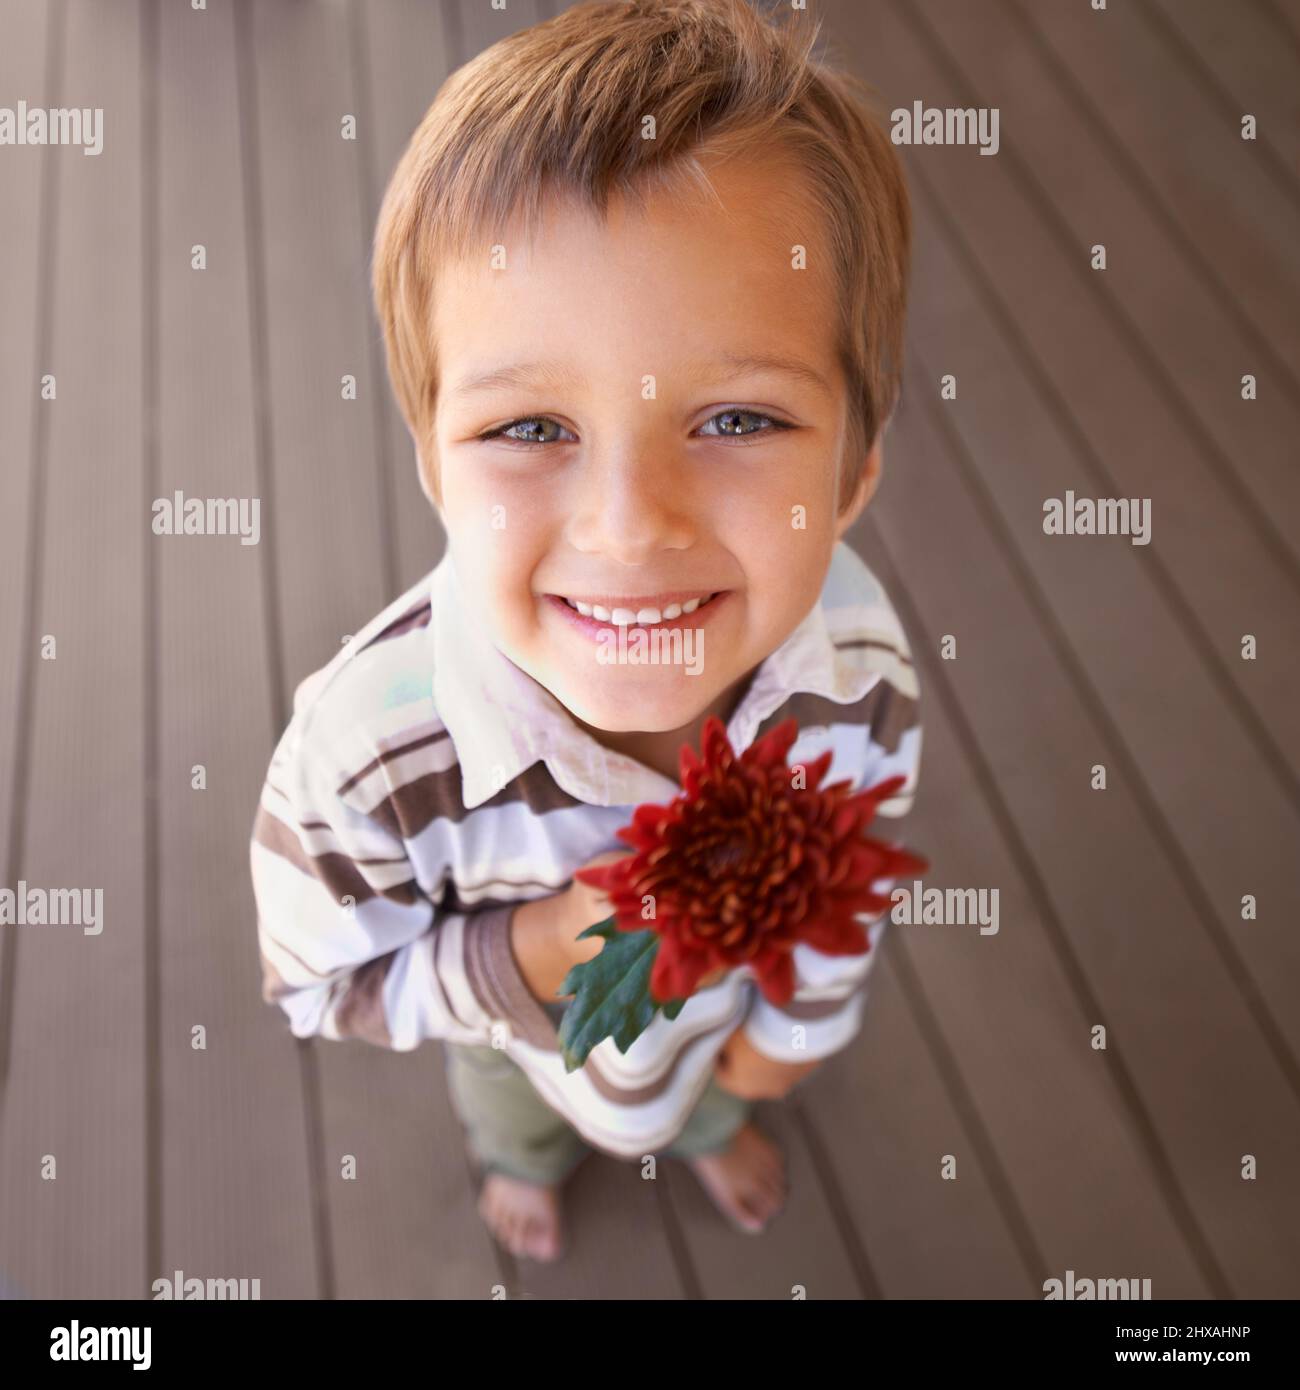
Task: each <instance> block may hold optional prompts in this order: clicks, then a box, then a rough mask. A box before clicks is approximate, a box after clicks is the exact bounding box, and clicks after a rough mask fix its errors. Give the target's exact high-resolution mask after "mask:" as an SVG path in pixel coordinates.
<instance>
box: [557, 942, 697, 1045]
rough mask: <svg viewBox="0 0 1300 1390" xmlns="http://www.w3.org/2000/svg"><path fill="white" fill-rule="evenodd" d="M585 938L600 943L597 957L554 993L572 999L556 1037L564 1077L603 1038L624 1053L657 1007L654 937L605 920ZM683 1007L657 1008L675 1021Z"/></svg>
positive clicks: (573, 971) (670, 1003) (677, 1003)
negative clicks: (596, 938)
mask: <svg viewBox="0 0 1300 1390" xmlns="http://www.w3.org/2000/svg"><path fill="white" fill-rule="evenodd" d="M588 936H599V937H603V938H604V942H605V944H604V945H603V946H602V947H601V948H600V954H599V955H596V956H593V957H592V958H591V960H588V961H583V962H582V963H581V964H579V965H575V966H574V967H573V968H572V969H571V970H570V971H569V973H568V974H567V975H566V976H565V977H564V983H563V984H562V985H561V986H560V989H559V993H560V994H572V995H573V1002H572V1003H571V1004H570V1005H569V1007H568V1008H567V1009H566V1010H565V1011H564V1018H563V1020H562V1021H561V1023H560V1032H559V1043H560V1053H561V1055H562V1056H563V1057H564V1069H565V1071H566V1072H568V1071H576V1070H577V1069H578V1068H579V1067H580V1066H582V1064H583V1063H584V1062H585V1061H586V1060H587V1056H588V1054H589V1053H590V1052H591V1049H592V1048H593V1047H595V1046H596V1045H597V1044H598V1043H600V1042H603V1041H604V1040H605V1039H606V1038H613V1039H614V1044H615V1046H616V1047H617V1048H618V1050H619V1051H620V1052H626V1051H627V1050H628V1048H629V1047H631V1046H632V1044H633V1043H634V1042H635V1041H636V1040H637V1038H639V1037H640V1036H641V1034H642V1033H644V1032H645V1030H646V1029H647V1028H648V1027H649V1026H650V1024H651V1022H652V1021H653V1019H654V1016H655V1014H657V1013H658V1012H659V1009H660V1007H661V1006H660V1005H659V1004H656V1003H655V1001H654V1000H653V999H652V998H651V996H650V972H651V971H652V970H653V968H654V961H655V953H656V952H657V951H658V949H659V937H658V935H657V934H656V933H655V932H653V931H650V930H646V931H635V932H625V931H619V930H618V928H617V927H616V926H615V925H614V919H613V918H612V917H607V918H606V919H605V920H604V921H603V922H597V923H596V925H595V926H592V927H588V928H587V930H586V931H584V932H580V933H579V934H578V938H577V939H578V940H579V941H581V940H582V939H583V938H584V937H588ZM685 1003H686V1000H685V999H671V1000H669V1001H668V1002H667V1003H666V1004H664V1005H662V1008H663V1011H664V1015H665V1017H667V1018H670V1019H673V1018H676V1017H677V1015H678V1014H679V1013H681V1011H682V1006H683V1005H684V1004H685Z"/></svg>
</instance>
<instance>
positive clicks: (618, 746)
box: [572, 668, 757, 782]
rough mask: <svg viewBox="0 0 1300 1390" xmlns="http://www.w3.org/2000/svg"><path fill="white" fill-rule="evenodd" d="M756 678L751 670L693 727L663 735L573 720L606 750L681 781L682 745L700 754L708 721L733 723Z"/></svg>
mask: <svg viewBox="0 0 1300 1390" xmlns="http://www.w3.org/2000/svg"><path fill="white" fill-rule="evenodd" d="M755 669H757V668H755ZM753 676H754V672H753V671H749V672H747V673H746V674H745V675H743V676H742V677H741V678H740V679H739V680H737V681H735V682H733V683H732V684H731V685H729V686H728V687H727V688H726V689H725V690H724V691H723V692H722V693H721V694H720V695H719V696H718V697H717V699H715V700H714V701H713V702H712V703H711V704H710V705H709V706H708V708H707V709H703V710H701V711H700V713H699V714H698V715H697V716H696V717H695V718H694V719H693V720H692V721H691V722H690V723H689V724H687V725H685V726H684V727H683V728H680V729H665V730H664V731H663V732H660V733H645V732H642V731H640V730H628V731H622V732H616V733H611V732H610V731H609V730H607V729H596V728H593V727H592V726H591V725H590V724H586V723H584V722H583V721H582V720H581V719H579V718H578V717H577V716H576V715H573V716H572V718H573V722H574V723H575V724H577V725H578V727H579V728H581V729H585V730H586V731H587V733H589V734H590V735H591V736H592V738H594V739H595V740H596V742H597V743H599V744H600V745H601V747H602V748H608V749H609V750H610V752H612V753H622V754H623V755H624V756H625V757H629V758H634V759H635V760H636V761H637V762H639V763H643V764H644V765H645V766H646V767H649V768H653V769H654V771H655V772H658V773H662V775H663V776H665V777H667V778H668V779H669V781H671V782H677V781H679V780H680V773H681V747H682V744H683V743H688V744H690V746H691V747H692V748H693V749H694V750H695V751H696V752H697V753H698V752H699V751H700V735H701V734H702V733H703V731H704V723H705V720H707V719H708V717H709V716H710V715H717V717H718V718H719V719H721V720H722V722H723V724H727V723H729V722H730V720H731V716H732V715H733V714H734V713H735V711H736V707H737V706H738V705H739V704H740V701H741V699H742V698H743V697H744V694H745V691H746V690H748V689H749V683H750V681H751V680H752V679H753Z"/></svg>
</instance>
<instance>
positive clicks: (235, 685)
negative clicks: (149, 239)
mask: <svg viewBox="0 0 1300 1390" xmlns="http://www.w3.org/2000/svg"><path fill="white" fill-rule="evenodd" d="M157 13H158V23H159V34H158V44H159V47H158V74H159V79H162V77H163V75H164V74H169V73H184V74H185V80H184V81H183V82H178V81H167V80H158V86H159V89H160V90H159V107H158V127H159V129H158V136H157V139H158V156H159V170H158V188H159V190H160V193H161V196H160V198H159V208H158V214H159V218H160V225H159V227H158V233H157V242H156V245H157V248H158V254H157V263H156V270H155V272H154V273H155V274H156V275H157V276H158V280H159V287H158V313H159V337H158V381H157V386H156V391H157V399H158V409H159V415H158V438H157V467H158V474H157V483H158V491H159V496H160V497H162V498H166V499H170V498H171V497H172V496H173V494H174V493H175V492H177V491H180V492H181V493H183V494H184V496H185V497H187V498H193V497H199V498H206V497H220V498H231V497H233V498H249V499H251V498H258V500H259V523H260V521H261V520H262V519H266V520H269V519H270V518H269V517H267V516H266V512H267V506H268V499H265V498H260V497H259V482H258V477H257V468H256V462H255V460H256V438H255V428H254V419H255V415H254V409H253V389H254V387H253V379H252V372H251V371H250V370H249V364H250V361H252V360H253V357H252V354H251V353H250V342H251V335H252V331H253V330H252V325H251V322H250V316H249V294H250V274H249V264H248V255H247V246H246V240H245V211H246V209H245V205H244V198H243V185H242V178H241V152H240V121H239V112H238V109H237V100H238V92H239V85H238V80H237V74H236V47H235V25H234V16H233V12H232V10H231V9H230V8H229V7H228V6H224V5H223V6H216V5H214V6H210V7H209V8H208V10H207V11H206V12H200V11H194V10H191V9H190V8H189V6H162V7H160V9H159V10H158V12H157ZM196 242H198V243H202V244H203V245H205V246H206V248H207V257H208V260H207V269H206V270H203V271H195V270H192V269H191V268H190V248H191V246H192V245H193V244H195V243H196ZM259 532H260V534H259V540H258V544H257V545H255V546H254V545H244V544H242V543H241V541H240V539H239V537H237V536H229V537H214V536H164V537H154V536H151V537H150V544H151V546H153V547H154V551H155V559H154V566H155V574H156V583H157V599H156V603H157V613H158V630H157V634H156V640H157V645H158V650H157V657H156V661H157V673H158V692H157V694H158V719H159V727H158V769H159V785H158V793H157V795H158V811H159V836H160V840H159V846H160V853H159V858H158V874H159V882H158V909H159V911H158V946H159V953H160V954H159V961H158V979H159V981H160V982H161V986H162V992H161V1000H160V1004H159V1017H160V1033H159V1051H160V1057H159V1066H160V1070H161V1100H160V1123H161V1146H162V1171H161V1173H160V1174H159V1175H158V1178H159V1180H160V1181H161V1185H162V1232H161V1259H162V1268H161V1270H160V1271H158V1273H160V1274H167V1275H171V1274H172V1273H173V1271H175V1270H178V1269H179V1270H183V1271H184V1272H185V1273H186V1274H192V1275H198V1276H201V1277H205V1278H206V1277H232V1278H240V1277H242V1278H253V1277H257V1278H259V1279H260V1280H261V1285H260V1289H261V1295H262V1297H263V1298H285V1297H292V1298H310V1297H313V1296H314V1295H315V1294H316V1293H317V1291H318V1290H317V1283H316V1265H315V1259H314V1252H313V1248H312V1242H311V1238H310V1232H311V1201H310V1196H311V1189H310V1184H309V1183H308V1181H307V1175H308V1173H309V1171H310V1169H309V1163H308V1154H307V1151H306V1136H307V1126H306V1121H305V1118H304V1111H303V1089H302V1079H301V1075H300V1070H299V1064H298V1057H297V1048H296V1044H294V1043H293V1042H292V1040H290V1039H288V1038H287V1036H286V1028H285V1024H284V1019H283V1015H282V1014H281V1013H280V1011H279V1010H278V1009H272V1008H270V1007H268V1006H267V1005H266V1004H264V1003H263V1002H262V1000H261V997H260V994H261V971H260V968H259V964H258V956H257V948H256V936H255V932H254V931H253V930H252V927H253V923H254V921H255V915H256V910H255V904H254V903H253V901H252V891H251V888H250V885H249V882H248V837H249V832H250V828H251V824H252V814H253V810H254V808H255V806H256V802H257V797H258V794H259V791H260V788H261V783H262V779H263V777H264V776H265V774H266V762H267V759H268V758H269V756H270V750H271V748H272V746H273V743H274V740H275V738H276V736H277V734H278V730H276V729H275V728H274V727H273V715H272V707H273V706H272V696H271V684H272V675H271V672H270V669H269V661H268V645H267V614H266V610H265V607H264V603H263V590H264V570H265V567H267V566H269V565H270V564H271V559H272V555H271V537H270V535H269V534H268V533H266V532H261V531H260V525H259ZM197 764H202V765H203V767H204V769H205V775H206V790H203V791H200V790H196V789H194V788H193V786H192V780H193V779H192V769H193V768H194V766H195V765H197ZM200 1024H201V1025H202V1026H203V1028H204V1029H205V1031H206V1034H207V1038H206V1048H205V1050H201V1051H198V1050H194V1049H193V1048H192V1047H191V1045H190V1031H191V1029H192V1028H194V1027H195V1026H196V1025H200ZM250 1077H256V1078H257V1084H256V1085H250V1084H249V1078H250Z"/></svg>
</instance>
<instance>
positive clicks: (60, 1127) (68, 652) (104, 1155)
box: [0, 0, 149, 1299]
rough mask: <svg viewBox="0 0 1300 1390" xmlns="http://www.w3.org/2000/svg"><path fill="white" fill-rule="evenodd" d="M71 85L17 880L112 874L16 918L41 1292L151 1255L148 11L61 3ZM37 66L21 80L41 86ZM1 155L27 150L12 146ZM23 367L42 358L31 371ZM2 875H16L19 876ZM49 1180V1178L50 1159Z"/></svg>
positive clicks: (57, 227)
mask: <svg viewBox="0 0 1300 1390" xmlns="http://www.w3.org/2000/svg"><path fill="white" fill-rule="evenodd" d="M65 14H66V27H65V31H64V32H65V38H64V42H65V44H66V47H65V48H64V50H63V53H62V57H61V60H60V61H61V69H60V72H61V76H60V80H59V82H58V85H57V93H49V97H50V100H49V101H48V103H47V104H48V105H51V106H57V105H60V104H61V102H60V100H58V99H57V98H58V97H63V98H66V99H71V96H72V94H73V93H75V94H76V98H75V99H76V104H77V105H79V106H87V107H91V108H95V107H100V108H102V109H103V111H104V126H103V137H104V144H103V149H102V151H101V152H100V154H98V155H97V156H91V157H88V156H86V155H85V154H84V153H83V151H82V150H80V149H78V148H76V147H75V146H48V147H46V148H44V149H43V150H42V151H41V154H40V157H41V159H42V160H52V161H55V173H54V175H53V177H54V178H55V179H56V180H57V194H56V196H57V216H56V221H55V223H54V225H53V226H52V227H51V228H49V230H48V234H49V235H50V236H51V238H52V241H51V244H50V252H51V254H52V255H53V256H54V295H53V304H52V312H53V322H52V326H51V331H50V338H49V342H48V350H49V360H48V362H47V363H44V364H41V365H40V366H39V368H38V370H37V373H36V375H40V374H41V373H43V372H45V371H49V372H52V373H54V375H55V376H56V378H57V389H58V396H57V399H56V400H55V401H53V402H44V403H42V405H41V409H44V410H46V411H48V418H47V422H46V428H47V429H48V436H47V451H46V453H45V455H44V457H43V459H42V460H41V463H42V466H43V468H44V470H45V479H44V486H45V508H44V516H43V526H44V532H45V534H44V538H43V542H42V545H43V549H42V556H43V562H42V567H41V575H40V580H39V589H38V599H39V602H38V607H37V610H36V618H37V626H36V631H37V633H38V634H39V635H40V636H41V637H42V638H43V637H44V636H45V635H49V636H52V637H53V638H54V639H55V640H56V643H57V646H56V648H55V651H56V655H55V657H54V659H52V660H38V661H37V663H36V670H35V677H34V702H33V707H32V724H31V728H30V729H29V730H27V731H25V736H27V737H29V738H30V756H31V775H30V779H29V782H28V787H27V800H26V804H25V805H24V806H22V807H20V808H18V812H17V813H18V814H19V815H21V816H22V817H23V818H24V831H25V839H24V844H23V855H22V860H21V862H20V863H18V864H16V865H13V866H11V869H12V872H13V874H14V879H15V880H16V881H21V880H25V881H26V882H27V883H28V884H29V885H30V886H32V887H37V888H41V889H46V890H53V889H56V888H62V889H82V890H93V889H99V890H102V893H103V918H102V921H101V927H102V930H101V931H100V932H99V934H98V935H93V936H92V935H86V934H85V933H84V932H83V930H82V929H81V928H79V927H77V926H75V925H71V926H69V925H65V926H45V927H40V926H30V925H29V926H21V927H12V926H11V927H9V928H7V929H6V930H7V931H9V932H13V933H16V939H15V941H14V952H13V954H12V955H11V959H14V958H15V957H16V964H15V971H16V974H15V978H14V980H13V982H12V988H13V995H12V999H13V1035H12V1046H13V1050H12V1054H11V1056H10V1058H9V1071H8V1075H7V1077H6V1078H5V1090H4V1123H3V1125H0V1173H2V1174H3V1175H4V1181H3V1183H0V1241H2V1243H3V1258H4V1260H5V1263H6V1266H7V1269H8V1275H9V1281H10V1282H11V1283H13V1284H16V1285H17V1286H18V1289H19V1291H20V1292H21V1293H23V1294H25V1295H27V1296H28V1297H37V1298H42V1297H43V1298H67V1297H73V1296H76V1297H83V1298H85V1297H92V1298H113V1299H117V1298H141V1297H144V1296H145V1295H146V1293H147V1283H146V1273H147V1271H146V1268H145V1215H146V1213H145V1204H144V1194H145V1176H146V1175H145V1146H144V1141H145V1107H146V1095H145V1073H144V1070H143V1067H142V1065H141V1061H142V1058H143V1057H144V1049H145V1032H144V1030H145V1020H144V1013H143V1010H142V1008H141V1007H140V1004H141V1000H142V990H141V983H142V980H143V978H144V951H145V933H144V921H143V914H144V906H145V902H144V882H143V869H142V866H143V862H144V845H143V805H144V785H143V768H144V765H145V750H144V741H143V732H144V730H143V720H142V717H141V709H142V707H143V675H144V669H145V661H144V645H143V640H144V633H143V623H142V618H143V613H142V598H143V592H144V570H143V556H144V546H145V544H146V543H147V538H148V537H149V529H148V524H149V514H148V510H147V506H146V502H145V496H144V474H143V464H142V431H141V413H140V402H141V393H142V381H141V306H142V273H143V270H142V261H141V251H140V247H141V232H142V226H141V130H140V121H141V104H140V90H141V71H140V64H141V51H140V49H141V33H140V24H141V13H140V7H139V5H138V4H126V5H121V6H114V7H111V8H110V7H106V6H102V5H96V4H94V3H91V0H73V2H72V3H70V4H68V5H67V7H66V12H65ZM42 86H43V83H39V82H38V83H37V85H36V86H35V87H34V88H32V89H29V97H30V99H32V100H36V99H37V95H36V94H37V93H38V92H41V88H42ZM5 153H6V155H9V154H12V153H14V151H12V150H7V151H6V152H5ZM21 375H22V377H23V378H24V379H25V381H26V382H28V383H30V382H31V380H32V377H33V373H32V372H31V371H30V369H29V370H28V371H27V372H24V373H22V374H21ZM11 886H14V887H16V886H17V882H15V883H14V884H12V885H11ZM47 1155H48V1156H50V1157H52V1158H53V1160H54V1161H55V1163H56V1164H57V1168H56V1176H54V1177H53V1178H49V1177H43V1176H42V1165H43V1163H44V1162H45V1161H46V1159H45V1156H47Z"/></svg>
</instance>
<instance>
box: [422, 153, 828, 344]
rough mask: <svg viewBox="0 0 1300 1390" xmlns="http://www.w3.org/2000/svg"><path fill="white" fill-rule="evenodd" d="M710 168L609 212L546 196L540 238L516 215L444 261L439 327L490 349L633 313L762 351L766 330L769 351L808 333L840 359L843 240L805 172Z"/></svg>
mask: <svg viewBox="0 0 1300 1390" xmlns="http://www.w3.org/2000/svg"><path fill="white" fill-rule="evenodd" d="M706 172H707V174H708V177H709V180H710V184H711V186H712V191H711V190H710V188H709V187H703V186H701V185H700V184H699V183H696V182H693V181H692V182H686V181H684V180H683V181H674V183H673V184H672V185H670V186H668V187H666V188H658V187H656V188H653V189H650V190H647V191H645V192H643V194H642V197H641V199H640V200H637V199H632V198H615V199H613V200H612V201H611V204H610V207H609V210H608V215H607V216H606V217H604V218H602V217H601V216H600V215H599V214H598V213H597V212H596V211H595V210H594V209H591V208H589V207H587V206H585V205H582V204H580V203H578V202H577V201H576V200H574V199H571V198H563V197H557V196H554V195H552V196H550V197H548V198H546V199H545V200H544V202H543V203H542V206H541V210H540V215H539V217H538V219H537V222H536V225H535V226H534V228H533V229H532V234H531V235H529V234H528V230H529V229H527V228H525V226H524V223H523V220H522V219H521V218H516V219H514V221H513V222H512V223H511V224H510V225H509V226H507V227H506V228H505V229H504V231H503V232H502V233H501V234H500V235H499V237H497V238H496V239H495V240H492V239H490V238H486V237H485V238H484V241H483V243H482V247H481V250H480V252H479V253H478V254H476V255H473V256H469V257H462V258H459V259H455V260H451V261H448V262H445V263H443V264H442V265H441V266H440V267H439V272H438V292H437V294H436V295H435V299H434V303H435V317H436V329H435V336H436V337H437V338H438V340H439V342H440V343H441V344H442V345H443V347H444V348H446V347H450V346H451V345H452V344H458V345H459V347H458V348H457V349H456V351H457V355H460V354H461V353H465V354H469V353H472V352H474V350H475V347H476V346H481V348H482V349H483V350H485V351H486V350H490V349H491V348H492V346H493V345H494V344H496V343H497V342H498V341H499V339H500V337H501V335H502V332H503V331H504V332H506V333H510V332H513V333H514V334H515V335H516V336H517V337H518V338H533V337H538V336H540V337H541V338H543V339H545V338H550V339H555V338H557V337H563V326H564V325H566V324H567V325H568V326H569V327H570V329H572V328H573V327H574V326H575V324H576V325H581V324H582V323H583V322H584V321H586V322H587V323H589V324H600V323H602V322H604V323H613V322H623V323H628V322H629V321H631V322H636V323H639V324H641V325H642V327H643V330H644V332H645V334H646V335H647V336H651V334H652V330H653V327H654V325H655V324H659V325H661V326H664V327H665V328H667V329H668V331H669V332H670V334H671V336H672V337H674V338H675V339H676V340H677V341H678V342H679V343H680V342H682V339H683V336H684V335H685V336H689V337H691V338H692V339H693V340H694V341H693V342H692V343H691V344H690V346H692V347H693V348H696V349H698V347H699V346H700V345H701V342H719V341H721V340H722V339H724V338H725V339H728V340H730V345H731V346H733V347H735V346H738V345H740V343H741V342H742V341H744V343H745V345H746V346H747V347H748V348H750V349H753V348H754V347H755V346H756V345H755V344H754V342H753V341H752V338H753V335H755V334H757V335H758V336H759V337H760V338H761V339H762V340H764V341H763V344H762V345H763V346H765V347H767V348H768V349H769V350H770V348H771V346H772V342H773V340H774V339H781V340H785V341H790V342H794V341H796V340H801V339H802V340H804V345H805V347H806V348H807V349H808V350H810V351H817V350H818V349H820V351H821V352H822V353H823V354H826V355H829V354H830V353H831V352H832V347H831V344H830V343H829V342H828V341H827V338H828V335H829V333H830V325H831V321H832V319H833V315H832V314H831V312H830V304H829V302H828V300H829V296H830V293H831V291H830V288H829V287H830V276H829V274H828V273H827V256H828V251H829V248H828V247H827V244H826V238H825V235H824V232H823V230H822V227H821V218H820V215H819V214H818V213H817V211H816V210H815V203H814V200H813V199H812V198H811V197H809V196H808V193H807V190H806V188H805V187H804V185H803V181H802V178H801V177H800V175H799V174H798V172H797V170H795V169H793V168H792V166H791V165H790V164H789V162H788V161H784V160H776V159H763V160H751V161H741V160H735V161H731V162H729V163H728V164H726V165H724V166H721V167H716V168H707V167H706ZM801 248H802V251H801ZM801 264H802V265H803V266H804V267H806V268H798V267H799V266H800V265H801ZM673 325H675V326H673ZM682 345H683V346H685V345H686V344H685V343H683V344H682Z"/></svg>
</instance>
